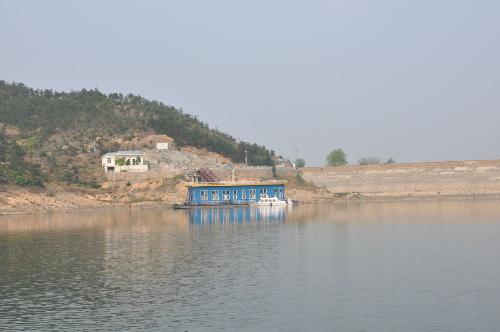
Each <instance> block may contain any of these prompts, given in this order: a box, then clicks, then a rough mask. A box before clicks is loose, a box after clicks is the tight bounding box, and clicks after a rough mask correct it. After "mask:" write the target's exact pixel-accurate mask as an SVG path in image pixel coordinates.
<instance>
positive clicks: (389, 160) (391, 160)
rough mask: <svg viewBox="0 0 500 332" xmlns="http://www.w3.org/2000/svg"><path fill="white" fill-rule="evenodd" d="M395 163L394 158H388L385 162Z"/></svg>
mask: <svg viewBox="0 0 500 332" xmlns="http://www.w3.org/2000/svg"><path fill="white" fill-rule="evenodd" d="M395 162H396V160H394V158H392V157H391V158H389V159H387V161H386V162H385V163H386V164H394V163H395Z"/></svg>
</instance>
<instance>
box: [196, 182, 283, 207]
mask: <svg viewBox="0 0 500 332" xmlns="http://www.w3.org/2000/svg"><path fill="white" fill-rule="evenodd" d="M285 184H286V181H278V180H275V181H262V182H261V181H241V182H233V181H231V182H200V183H191V184H189V185H188V195H187V200H186V204H187V205H200V206H205V205H240V204H242V205H245V204H249V203H253V202H257V201H259V200H260V199H261V198H262V197H277V198H278V199H280V200H285V199H286V197H285Z"/></svg>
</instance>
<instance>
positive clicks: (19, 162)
mask: <svg viewBox="0 0 500 332" xmlns="http://www.w3.org/2000/svg"><path fill="white" fill-rule="evenodd" d="M24 156H25V151H24V150H23V149H22V148H21V147H20V146H19V145H18V144H17V143H16V142H15V141H13V140H11V139H9V138H8V137H7V136H6V135H5V134H3V133H0V184H1V183H9V182H10V183H15V184H17V185H21V186H27V185H34V186H41V185H42V184H43V181H44V176H43V175H42V172H41V169H40V165H38V164H35V163H30V162H26V161H25V160H24Z"/></svg>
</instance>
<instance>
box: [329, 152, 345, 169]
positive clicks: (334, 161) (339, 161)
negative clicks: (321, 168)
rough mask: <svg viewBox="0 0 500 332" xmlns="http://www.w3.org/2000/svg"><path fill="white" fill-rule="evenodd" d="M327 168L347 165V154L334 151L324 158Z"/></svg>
mask: <svg viewBox="0 0 500 332" xmlns="http://www.w3.org/2000/svg"><path fill="white" fill-rule="evenodd" d="M326 163H327V165H328V166H341V165H346V164H347V154H346V153H345V152H344V151H343V150H342V149H335V150H333V151H332V152H330V153H329V154H328V156H327V157H326Z"/></svg>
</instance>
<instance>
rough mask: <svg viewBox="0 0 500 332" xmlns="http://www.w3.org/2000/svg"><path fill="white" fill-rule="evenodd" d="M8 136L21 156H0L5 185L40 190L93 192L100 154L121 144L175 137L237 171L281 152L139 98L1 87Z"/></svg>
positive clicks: (0, 119) (2, 123)
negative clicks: (45, 184)
mask: <svg viewBox="0 0 500 332" xmlns="http://www.w3.org/2000/svg"><path fill="white" fill-rule="evenodd" d="M0 128H3V129H0V130H3V132H2V136H1V139H2V140H3V141H2V142H4V143H5V146H6V147H8V149H10V150H9V151H11V150H12V151H14V150H16V151H18V152H19V153H18V154H17V157H16V158H17V159H16V160H14V159H12V156H11V157H8V155H7V150H6V149H5V148H4V149H1V150H0V163H2V164H1V165H2V166H1V167H2V168H1V172H2V173H0V174H3V175H2V179H3V181H7V180H6V179H10V180H9V181H11V182H12V181H15V179H16V177H18V176H19V174H23V176H25V177H26V178H27V179H28V180H27V183H29V184H36V183H40V181H42V180H43V178H44V176H42V175H43V174H45V175H47V178H48V179H56V180H63V181H66V182H68V183H71V182H79V183H80V182H81V183H88V184H92V183H93V181H94V179H95V174H94V173H95V170H96V167H97V166H98V164H97V162H98V160H97V158H96V156H95V154H101V153H105V152H107V151H111V150H116V149H119V148H120V146H119V145H118V144H117V143H116V142H117V140H120V141H126V140H132V139H134V138H135V137H136V136H138V135H143V136H147V135H168V136H169V137H171V138H173V139H174V142H175V143H176V145H177V146H179V147H183V146H192V147H196V148H200V149H206V150H208V151H211V152H215V153H218V154H221V155H223V156H225V157H227V158H229V159H230V160H231V161H232V162H235V163H239V162H243V161H244V160H245V151H247V154H248V163H249V164H250V165H271V164H272V160H271V156H272V155H273V152H272V151H270V150H268V149H267V148H266V147H264V146H259V145H257V144H251V143H248V142H240V141H237V140H236V139H235V138H234V137H233V136H231V135H229V134H226V133H223V132H221V131H219V130H217V129H213V128H211V127H210V126H209V125H208V124H207V123H205V122H203V121H201V120H200V119H198V118H197V117H196V116H192V115H189V114H186V113H184V112H183V111H182V109H178V108H175V107H173V106H169V105H166V104H164V103H162V102H158V101H154V100H153V101H150V100H146V99H145V98H143V97H141V96H137V95H132V94H129V95H122V94H120V93H112V94H109V95H106V94H103V93H102V92H100V91H98V90H85V89H82V90H81V91H71V92H57V91H52V90H35V89H32V88H30V87H27V86H25V85H24V84H21V83H7V82H5V81H0ZM6 128H14V130H11V131H10V132H8V130H6ZM91 149H93V150H92V152H93V153H90V152H91ZM36 170H38V171H36ZM17 182H18V183H21V182H23V181H22V180H19V181H17Z"/></svg>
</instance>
